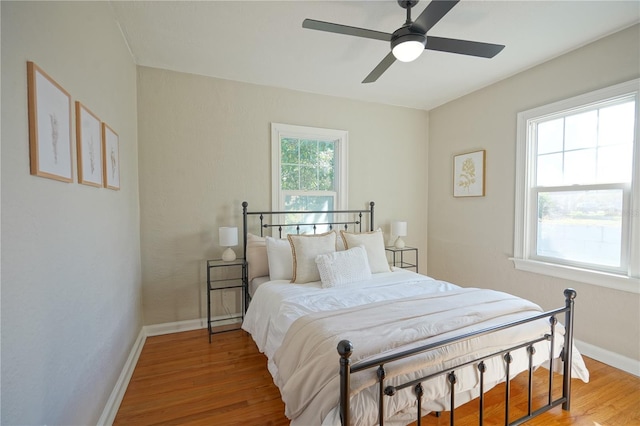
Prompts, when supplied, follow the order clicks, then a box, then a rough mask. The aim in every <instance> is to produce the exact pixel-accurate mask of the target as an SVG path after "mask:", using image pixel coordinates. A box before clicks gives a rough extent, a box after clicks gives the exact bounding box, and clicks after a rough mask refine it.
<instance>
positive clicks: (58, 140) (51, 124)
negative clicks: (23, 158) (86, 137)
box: [27, 62, 73, 182]
mask: <svg viewBox="0 0 640 426" xmlns="http://www.w3.org/2000/svg"><path fill="white" fill-rule="evenodd" d="M27 90H28V105H29V156H30V163H31V174H32V175H35V176H41V177H46V178H49V179H55V180H60V181H63V182H73V165H72V163H73V158H72V155H73V154H72V152H71V132H72V130H71V113H72V112H71V108H72V107H71V96H70V95H69V93H67V91H66V90H64V89H63V88H62V86H60V85H59V84H58V83H56V82H55V81H54V80H53V79H52V78H51V77H49V76H48V75H47V74H46V73H45V72H44V71H43V70H42V69H41V68H40V67H38V66H37V65H36V64H34V63H33V62H27Z"/></svg>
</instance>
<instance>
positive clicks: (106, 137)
mask: <svg viewBox="0 0 640 426" xmlns="http://www.w3.org/2000/svg"><path fill="white" fill-rule="evenodd" d="M102 148H103V151H102V158H103V171H104V186H105V187H107V188H109V189H115V190H118V189H120V142H119V138H118V134H117V133H116V132H114V131H113V129H112V128H111V127H109V126H108V125H107V124H106V123H102Z"/></svg>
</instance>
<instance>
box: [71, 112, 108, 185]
mask: <svg viewBox="0 0 640 426" xmlns="http://www.w3.org/2000/svg"><path fill="white" fill-rule="evenodd" d="M100 124H101V123H100V119H99V118H98V117H97V116H96V115H95V114H94V113H92V112H91V111H90V110H89V109H88V108H87V107H86V106H84V105H83V104H82V103H81V102H80V101H76V145H77V156H78V183H81V184H84V185H90V186H95V187H97V188H102V186H103V179H104V174H103V173H102V167H103V162H102V151H103V149H102V130H101V126H100Z"/></svg>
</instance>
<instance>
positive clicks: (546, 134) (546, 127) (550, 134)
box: [538, 118, 564, 154]
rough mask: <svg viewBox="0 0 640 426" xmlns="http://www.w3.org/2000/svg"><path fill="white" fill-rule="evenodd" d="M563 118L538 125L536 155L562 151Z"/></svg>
mask: <svg viewBox="0 0 640 426" xmlns="http://www.w3.org/2000/svg"><path fill="white" fill-rule="evenodd" d="M563 141H564V118H558V119H556V120H551V121H546V122H544V123H540V124H538V154H547V153H550V152H560V151H562V148H563V147H562V145H563Z"/></svg>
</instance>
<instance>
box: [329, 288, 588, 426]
mask: <svg viewBox="0 0 640 426" xmlns="http://www.w3.org/2000/svg"><path fill="white" fill-rule="evenodd" d="M564 296H565V307H564V308H559V309H555V310H552V311H547V312H544V313H541V314H539V315H536V316H533V317H530V318H526V319H522V320H518V321H513V322H509V323H505V324H502V325H498V326H494V327H488V328H485V329H482V330H478V331H475V332H470V333H467V334H464V335H461V336H457V337H454V338H449V339H445V340H442V341H440V342H436V343H433V344H428V345H424V346H421V347H418V348H415V349H411V350H407V351H404V352H400V353H397V354H394V355H389V356H383V357H380V358H376V359H373V360H369V361H366V362H362V363H359V364H357V365H354V366H352V365H351V360H350V357H351V354H352V352H353V345H352V344H351V342H349V341H348V340H342V341H341V342H340V343H339V344H338V353H339V354H340V417H341V420H342V424H343V425H350V424H351V419H350V407H349V402H350V395H349V393H350V392H349V391H350V381H351V380H350V378H351V375H352V374H355V373H357V372H359V371H364V370H369V369H371V368H376V367H377V378H378V384H379V396H378V424H379V425H381V426H383V425H384V418H385V412H384V403H383V400H384V398H385V397H386V398H390V397H393V396H394V395H395V394H396V393H397V392H398V391H400V390H402V389H406V388H413V390H414V393H415V396H416V405H417V414H416V422H417V424H418V426H420V424H421V417H422V413H421V411H422V396H423V391H424V388H423V383H426V382H428V381H429V380H432V379H434V378H436V377H441V376H443V375H446V378H447V382H448V383H449V385H450V394H449V395H450V424H451V426H453V425H454V422H455V407H456V395H455V392H454V385H455V384H456V380H457V377H456V371H458V370H460V369H461V368H463V367H468V366H470V365H475V366H476V368H477V369H478V371H479V375H480V381H479V392H480V395H479V397H478V403H479V406H478V410H479V415H478V420H479V425H483V422H484V413H483V411H484V391H485V388H484V386H485V383H484V374H485V371H486V364H485V361H486V360H488V359H489V358H493V357H502V359H503V360H504V363H505V371H506V374H505V381H504V386H505V413H504V424H505V425H519V424H522V423H524V422H525V421H527V420H529V419H532V418H534V417H536V416H538V415H540V414H542V413H544V412H546V411H548V410H550V409H552V408H554V407H556V406H558V405H561V404H562V408H563V409H564V410H569V409H570V402H571V364H572V356H573V350H572V348H573V316H574V299H575V298H576V291H575V290H573V289H571V288H569V289H566V290H564ZM562 313H564V314H565V318H564V325H565V335H564V345H563V350H562V351H561V353H560V354H559V356H558V357H559V358H560V360H561V361H562V362H563V378H562V380H563V384H562V396H561V397H560V398H556V399H554V398H553V393H552V388H553V370H554V359H555V358H556V357H557V356H556V354H554V341H555V338H556V333H555V327H556V324H557V321H558V320H557V318H556V317H557V315H560V314H562ZM544 318H548V319H549V333H548V334H545V335H544V336H541V337H539V338H537V339H534V340H531V341H528V342H524V343H520V344H517V345H514V346H512V347H509V348H505V349H503V350H500V351H497V352H494V353H491V354H488V355H484V356H482V357H477V358H475V359H473V360H471V361H469V362H466V363H463V364H459V365H456V366H455V367H449V368H447V369H444V370H442V371H438V372H435V373H433V374H429V375H427V376H423V377H420V378H417V379H414V380H410V381H407V382H405V383H402V384H398V385H395V386H386V387H385V383H384V381H385V376H386V373H385V365H386V364H389V363H392V362H394V361H398V360H400V359H404V358H408V357H412V356H415V355H417V354H421V353H425V352H428V351H432V350H435V349H438V348H442V347H445V346H448V345H451V344H454V343H458V342H462V341H465V340H468V339H471V338H474V337H479V336H483V335H487V334H490V333H495V332H497V331H500V330H505V329H510V328H513V327H518V326H521V325H523V324H526V323H530V322H533V321H538V320H540V319H544ZM541 341H549V342H550V345H549V346H550V348H551V349H550V354H549V363H550V364H549V378H548V389H547V398H546V401H547V403H546V404H545V405H543V406H542V407H540V408H538V409H536V410H533V407H532V405H533V404H532V400H533V370H534V367H535V366H534V365H533V355H534V353H535V348H534V345H535V344H536V343H538V342H541ZM522 348H526V350H527V354H528V359H529V366H528V404H527V414H526V415H524V416H522V417H520V418H518V419H516V420H513V421H512V420H510V414H511V413H510V412H509V398H510V365H511V363H512V361H513V358H512V356H511V353H512V352H513V351H515V350H518V349H522Z"/></svg>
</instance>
